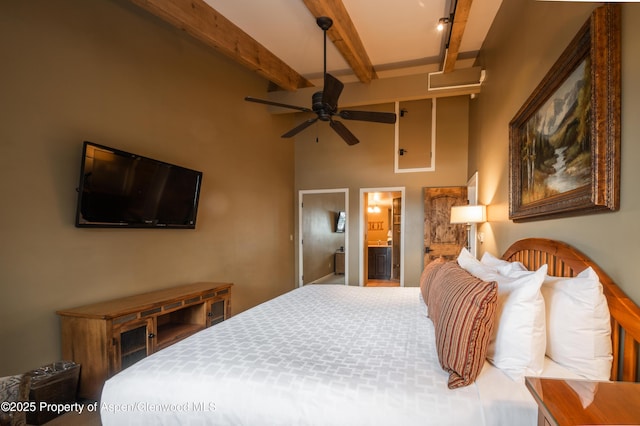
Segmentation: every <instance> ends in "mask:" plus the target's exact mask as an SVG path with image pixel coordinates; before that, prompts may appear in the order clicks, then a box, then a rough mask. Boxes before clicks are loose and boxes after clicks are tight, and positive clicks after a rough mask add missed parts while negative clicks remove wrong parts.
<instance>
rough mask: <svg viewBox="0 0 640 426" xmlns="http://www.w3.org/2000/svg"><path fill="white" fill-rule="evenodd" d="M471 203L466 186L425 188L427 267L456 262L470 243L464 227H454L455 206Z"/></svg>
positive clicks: (425, 261)
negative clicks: (439, 261) (441, 259)
mask: <svg viewBox="0 0 640 426" xmlns="http://www.w3.org/2000/svg"><path fill="white" fill-rule="evenodd" d="M465 204H467V188H466V187H465V186H456V187H444V188H425V189H424V265H425V266H426V265H428V264H429V263H430V262H431V261H432V260H433V259H436V258H438V257H444V258H445V259H449V260H453V259H455V258H456V257H457V256H458V254H459V253H460V249H461V248H462V247H463V246H464V245H465V243H466V228H465V225H464V224H451V223H450V217H451V207H452V206H459V205H465Z"/></svg>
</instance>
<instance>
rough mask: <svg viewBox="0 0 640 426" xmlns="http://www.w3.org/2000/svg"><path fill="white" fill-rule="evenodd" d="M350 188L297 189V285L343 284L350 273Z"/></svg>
mask: <svg viewBox="0 0 640 426" xmlns="http://www.w3.org/2000/svg"><path fill="white" fill-rule="evenodd" d="M348 199H349V190H348V189H346V188H345V189H317V190H301V191H299V192H298V270H299V274H298V277H299V279H298V286H299V287H302V286H303V285H305V284H345V285H348V276H349V271H348V268H349V266H348V265H349V262H348V253H349V246H348V242H349V226H348V225H349V203H348Z"/></svg>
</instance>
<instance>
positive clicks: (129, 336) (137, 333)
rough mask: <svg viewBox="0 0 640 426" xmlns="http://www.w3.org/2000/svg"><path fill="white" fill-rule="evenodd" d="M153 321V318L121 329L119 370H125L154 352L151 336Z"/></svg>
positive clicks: (119, 337) (119, 336)
mask: <svg viewBox="0 0 640 426" xmlns="http://www.w3.org/2000/svg"><path fill="white" fill-rule="evenodd" d="M151 321H152V320H148V321H145V322H143V323H139V324H137V325H133V326H131V327H127V328H126V329H124V328H123V329H122V330H120V332H119V335H118V340H119V343H120V344H119V349H120V350H119V355H118V362H119V364H120V368H119V370H124V369H125V368H127V367H130V366H132V365H133V364H135V363H136V362H138V361H140V360H141V359H142V358H144V357H146V356H147V355H149V354H150V353H151V352H152V348H151V344H150V338H152V337H153V335H151V329H152V328H151Z"/></svg>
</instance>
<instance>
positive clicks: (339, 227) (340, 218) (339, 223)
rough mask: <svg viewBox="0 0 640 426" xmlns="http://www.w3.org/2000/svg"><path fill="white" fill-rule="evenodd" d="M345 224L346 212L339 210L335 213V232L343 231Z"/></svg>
mask: <svg viewBox="0 0 640 426" xmlns="http://www.w3.org/2000/svg"><path fill="white" fill-rule="evenodd" d="M346 224H347V212H343V211H339V212H337V213H336V226H335V231H336V232H344V227H345V225H346Z"/></svg>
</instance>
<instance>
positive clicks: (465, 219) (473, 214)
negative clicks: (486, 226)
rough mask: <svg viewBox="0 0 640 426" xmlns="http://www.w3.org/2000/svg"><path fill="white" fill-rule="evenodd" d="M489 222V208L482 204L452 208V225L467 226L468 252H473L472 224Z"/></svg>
mask: <svg viewBox="0 0 640 426" xmlns="http://www.w3.org/2000/svg"><path fill="white" fill-rule="evenodd" d="M486 221H487V207H486V206H483V205H481V204H476V205H465V206H452V207H451V219H450V221H449V222H450V223H464V224H466V225H467V245H466V247H467V250H471V224H472V223H482V222H486Z"/></svg>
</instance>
